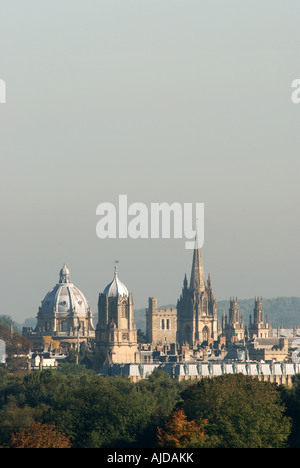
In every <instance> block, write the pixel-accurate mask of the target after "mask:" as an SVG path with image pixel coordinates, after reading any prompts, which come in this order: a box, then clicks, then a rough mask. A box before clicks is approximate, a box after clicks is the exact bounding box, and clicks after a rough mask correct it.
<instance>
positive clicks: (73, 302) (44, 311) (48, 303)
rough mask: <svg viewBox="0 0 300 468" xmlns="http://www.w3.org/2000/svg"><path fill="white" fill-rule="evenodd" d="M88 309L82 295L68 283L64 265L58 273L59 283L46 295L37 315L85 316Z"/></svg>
mask: <svg viewBox="0 0 300 468" xmlns="http://www.w3.org/2000/svg"><path fill="white" fill-rule="evenodd" d="M89 310H90V308H89V305H88V302H87V300H86V298H85V296H84V294H83V293H82V292H81V291H80V290H79V289H78V288H77V287H76V286H75V285H74V284H72V283H71V281H70V270H69V269H68V268H67V266H66V264H64V266H63V267H62V269H61V270H60V273H59V282H58V283H57V284H56V285H55V286H54V287H53V288H52V289H51V290H50V291H49V292H48V293H47V294H46V296H45V298H44V299H43V301H42V305H41V307H40V308H39V314H41V315H44V316H46V315H47V316H51V315H53V314H54V313H55V312H56V313H58V314H66V315H68V314H75V315H85V314H87V313H88V312H89Z"/></svg>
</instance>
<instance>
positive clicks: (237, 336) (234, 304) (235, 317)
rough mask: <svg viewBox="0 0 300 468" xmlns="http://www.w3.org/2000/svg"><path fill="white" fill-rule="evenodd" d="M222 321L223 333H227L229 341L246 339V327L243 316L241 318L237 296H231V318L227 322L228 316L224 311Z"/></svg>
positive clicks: (227, 340) (234, 341)
mask: <svg viewBox="0 0 300 468" xmlns="http://www.w3.org/2000/svg"><path fill="white" fill-rule="evenodd" d="M222 322H223V324H222V328H223V333H224V334H225V337H226V342H227V343H236V342H238V341H240V340H243V339H244V337H245V327H244V323H243V319H242V317H241V318H240V312H239V307H238V301H237V297H236V298H234V297H233V298H230V306H229V320H228V322H227V317H226V315H225V313H224V314H223V320H222Z"/></svg>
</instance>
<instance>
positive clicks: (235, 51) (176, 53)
mask: <svg viewBox="0 0 300 468" xmlns="http://www.w3.org/2000/svg"><path fill="white" fill-rule="evenodd" d="M299 22H300V3H299V1H298V0H290V1H289V2H282V1H281V0H280V1H278V0H263V1H262V0H260V1H257V0H251V1H250V0H247V1H243V2H241V1H240V0H235V1H233V0H226V1H224V0H206V1H203V0H193V1H190V0H184V1H183V0H181V1H178V0H147V1H146V0H144V1H141V0H130V1H128V0H106V1H103V0H88V1H84V2H83V1H82V0H81V1H79V0H72V1H71V0H64V1H63V2H61V1H58V0H53V1H51V2H49V1H48V2H40V1H38V0H27V1H26V2H24V1H21V0H14V1H13V2H11V1H8V0H0V78H1V79H4V80H5V81H6V85H7V104H5V105H0V157H1V176H0V177H1V179H0V183H1V227H2V229H1V240H2V242H1V285H2V288H3V289H2V301H1V310H0V313H4V314H10V315H12V316H13V318H14V319H15V320H19V321H21V320H23V319H25V318H26V317H32V316H35V315H36V313H37V309H38V306H39V305H40V301H41V300H42V299H43V297H44V295H45V294H46V292H47V291H48V290H49V289H50V288H51V287H52V286H53V285H54V284H55V283H56V282H57V280H58V273H59V269H60V268H61V266H62V264H63V262H64V261H66V263H67V265H68V266H69V268H70V270H71V279H72V281H74V283H75V284H76V285H77V286H78V287H79V288H80V289H81V290H82V291H83V292H84V294H85V295H86V296H87V299H88V301H89V302H90V304H91V306H92V309H93V312H94V314H95V315H96V313H97V311H96V305H97V299H98V293H99V292H100V291H102V290H103V289H104V287H105V286H106V284H107V283H108V282H109V281H110V280H111V279H112V275H113V262H114V260H115V259H116V258H117V259H118V260H119V262H120V263H119V274H120V278H121V280H122V281H123V282H124V283H125V284H126V285H127V287H128V289H129V290H130V291H132V293H133V297H134V302H135V305H136V307H137V308H140V307H146V306H147V302H148V297H149V296H157V297H158V303H159V304H161V305H162V304H167V303H176V301H177V298H178V297H179V295H180V292H181V286H182V281H183V277H184V273H185V272H187V274H188V275H189V274H190V268H191V261H192V258H191V255H192V252H191V251H188V250H185V248H184V240H170V241H168V240H129V239H128V240H106V241H103V240H102V241H101V240H100V239H98V238H97V237H96V223H97V218H96V215H95V213H96V207H97V205H98V204H99V203H101V202H103V201H108V202H115V203H116V202H117V200H118V196H119V194H127V195H128V200H129V203H131V202H135V201H138V202H143V203H146V204H150V203H151V202H163V201H165V202H169V203H171V202H173V201H177V202H180V203H184V202H193V203H196V202H204V203H205V244H204V247H203V258H204V270H205V274H206V276H207V274H208V273H209V272H210V274H211V277H212V283H213V287H214V292H215V295H216V297H217V299H219V300H221V299H227V298H229V296H233V295H235V296H238V297H240V298H248V297H254V296H255V295H261V296H264V297H275V296H292V295H293V296H299V295H300V293H299V260H300V254H299V248H298V242H299V234H300V225H299V224H300V223H299V201H300V200H299V198H300V196H299V170H300V167H299V166H300V163H299V142H300V136H299V135H300V132H299V124H300V105H295V104H292V102H291V99H290V96H291V82H292V81H293V80H294V79H295V78H300V64H299V63H300V62H299V56H300V53H299V52H300V28H299Z"/></svg>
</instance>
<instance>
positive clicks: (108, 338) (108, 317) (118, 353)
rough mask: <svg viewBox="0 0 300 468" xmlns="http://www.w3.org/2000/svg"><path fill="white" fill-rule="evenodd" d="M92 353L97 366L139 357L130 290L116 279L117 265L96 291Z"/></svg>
mask: <svg viewBox="0 0 300 468" xmlns="http://www.w3.org/2000/svg"><path fill="white" fill-rule="evenodd" d="M95 354H96V365H97V366H98V367H101V366H102V365H103V364H104V363H105V364H118V363H136V362H139V361H140V352H139V350H138V344H137V329H136V326H135V323H134V313H133V298H132V293H129V292H128V289H127V288H126V286H125V285H124V284H123V283H122V282H121V281H120V279H119V277H118V273H117V267H115V272H114V278H113V280H112V281H111V282H110V283H109V284H108V285H107V286H106V288H105V289H104V291H103V293H100V294H99V301H98V324H97V328H96V340H95Z"/></svg>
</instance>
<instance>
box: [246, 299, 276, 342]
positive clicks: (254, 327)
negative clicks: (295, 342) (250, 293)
mask: <svg viewBox="0 0 300 468" xmlns="http://www.w3.org/2000/svg"><path fill="white" fill-rule="evenodd" d="M272 336H273V328H272V325H271V324H270V323H268V318H267V317H266V318H265V319H264V309H263V305H262V297H256V298H255V304H254V309H253V321H252V316H251V315H250V317H249V327H248V339H249V340H252V339H253V338H272Z"/></svg>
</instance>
